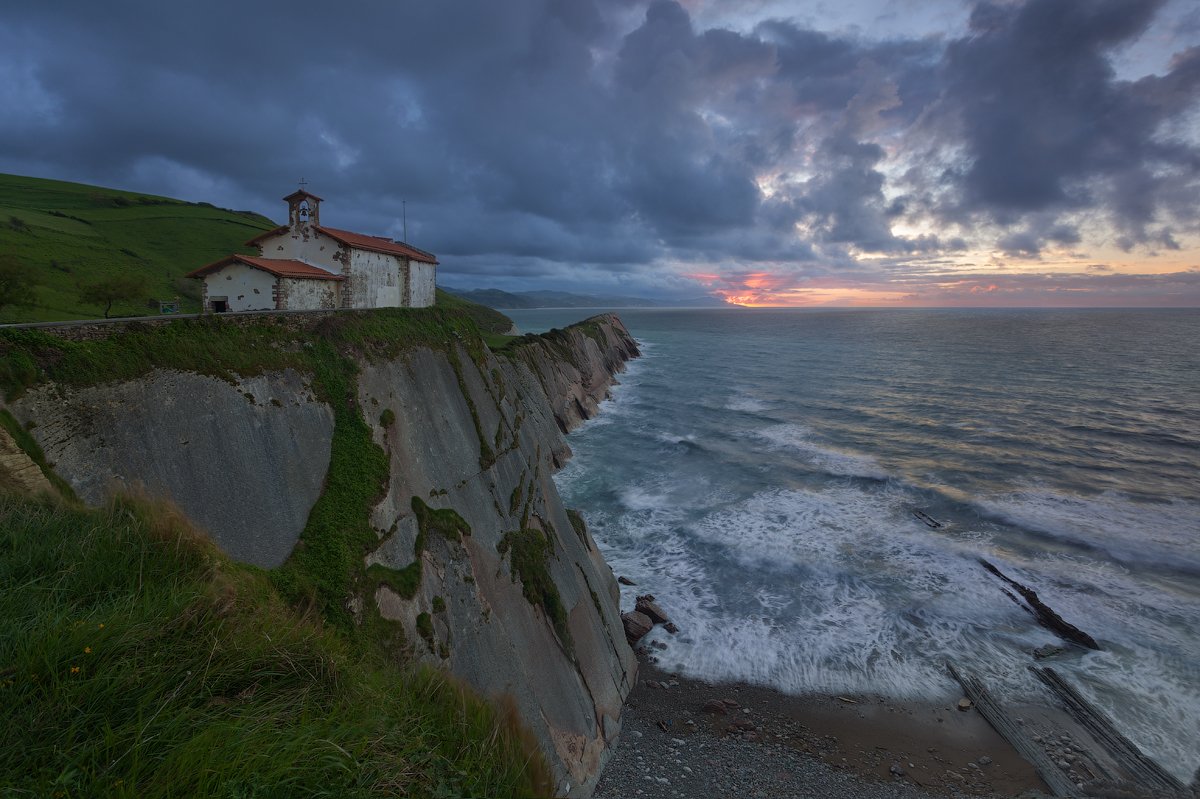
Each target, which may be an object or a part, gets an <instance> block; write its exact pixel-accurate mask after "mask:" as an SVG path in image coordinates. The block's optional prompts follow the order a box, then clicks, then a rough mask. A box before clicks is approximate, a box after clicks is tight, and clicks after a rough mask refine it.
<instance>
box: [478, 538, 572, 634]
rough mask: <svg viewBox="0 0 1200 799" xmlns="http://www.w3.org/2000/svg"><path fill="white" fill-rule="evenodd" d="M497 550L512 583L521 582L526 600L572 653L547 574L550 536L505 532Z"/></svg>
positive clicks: (554, 587)
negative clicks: (506, 562) (503, 558)
mask: <svg viewBox="0 0 1200 799" xmlns="http://www.w3.org/2000/svg"><path fill="white" fill-rule="evenodd" d="M496 549H497V551H499V552H500V554H501V555H505V554H507V555H508V560H509V565H510V566H511V567H512V574H513V580H514V581H515V580H517V579H518V578H519V579H520V580H521V593H522V594H523V595H524V596H525V600H526V601H527V602H529V604H531V605H534V606H535V607H540V608H541V609H542V612H544V613H545V614H546V618H547V619H548V620H549V621H550V624H551V626H553V627H554V632H556V633H557V634H558V640H559V641H561V642H562V645H563V648H564V649H565V650H567V652H574V650H575V642H574V640H573V639H572V638H571V629H570V627H569V626H568V625H567V611H566V608H565V607H564V606H563V601H562V595H561V594H559V592H558V586H557V585H555V583H554V578H553V577H552V576H551V575H550V558H551V557H553V556H554V542H553V541H552V540H551V538H550V536H548V535H547V534H546V533H544V532H543V531H541V530H537V529H531V528H523V529H521V530H515V531H513V532H511V533H505V534H504V537H503V538H501V539H500V543H499V544H497V545H496Z"/></svg>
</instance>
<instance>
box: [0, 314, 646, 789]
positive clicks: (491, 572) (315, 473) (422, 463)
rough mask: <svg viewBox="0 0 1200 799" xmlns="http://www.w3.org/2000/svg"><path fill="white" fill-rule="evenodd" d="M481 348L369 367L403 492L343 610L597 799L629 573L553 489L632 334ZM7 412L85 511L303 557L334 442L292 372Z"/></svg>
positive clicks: (382, 512)
mask: <svg viewBox="0 0 1200 799" xmlns="http://www.w3.org/2000/svg"><path fill="white" fill-rule="evenodd" d="M466 344H467V342H450V343H448V344H447V345H446V347H444V348H442V349H437V350H435V349H426V348H418V349H412V350H408V351H406V352H404V353H403V354H401V355H399V356H397V357H394V358H388V359H378V360H373V359H369V358H363V359H361V360H360V362H359V364H358V366H359V370H358V383H357V401H358V405H359V409H360V411H361V415H362V417H363V419H364V420H365V421H366V422H367V423H368V425H370V427H371V432H372V436H373V438H374V440H375V442H376V443H377V444H378V445H379V446H380V447H381V448H382V449H383V450H384V452H385V453H386V455H387V459H388V462H389V476H388V480H387V483H386V487H385V492H384V495H383V497H382V499H381V500H380V501H379V502H378V504H377V505H375V507H374V509H373V511H372V513H371V522H372V526H373V527H374V528H375V530H376V532H377V534H378V544H377V546H375V547H374V549H373V550H372V551H370V552H369V553H367V554H366V556H365V558H366V563H365V565H366V566H367V573H368V574H371V575H376V576H378V579H377V580H374V581H371V582H369V584H370V585H371V586H373V593H371V594H370V595H368V596H348V597H346V603H347V607H348V608H349V609H351V610H352V611H354V610H358V611H361V608H362V607H363V603H365V602H374V603H375V605H376V606H377V608H378V610H379V612H380V614H381V615H382V616H383V617H384V618H385V619H389V620H392V621H394V622H396V623H397V624H398V625H400V626H401V627H402V628H403V630H404V632H405V639H406V640H407V642H408V645H409V648H410V651H411V653H412V655H413V657H415V658H417V659H419V660H423V661H426V662H428V663H430V664H432V665H434V666H436V667H439V668H443V669H446V670H447V671H449V672H450V673H452V674H454V675H456V676H458V677H459V678H461V679H463V680H464V681H465V682H466V683H468V684H469V685H471V686H472V687H473V688H475V689H476V690H477V691H479V692H480V693H482V694H484V695H488V696H493V697H496V698H498V699H500V698H505V697H508V698H511V700H512V701H513V702H514V704H515V707H516V709H517V711H518V713H519V715H520V716H521V719H522V720H523V722H524V723H525V724H526V725H527V726H528V728H529V729H530V730H531V731H532V732H533V734H534V735H535V736H536V737H537V738H538V740H539V742H540V743H541V748H542V750H543V751H544V752H545V754H546V756H547V760H548V762H549V763H550V766H551V768H552V769H553V770H554V772H555V774H556V776H557V778H558V780H559V792H560V793H561V794H563V795H569V796H587V795H589V794H590V793H591V790H592V788H593V786H594V785H595V782H596V780H597V779H598V777H599V773H600V769H601V767H602V765H603V763H604V761H605V759H606V758H607V756H608V751H609V746H610V744H611V742H612V741H613V740H614V738H615V736H616V734H617V732H618V729H619V727H620V718H621V708H622V702H623V700H624V697H625V695H626V694H627V693H628V691H629V690H630V688H631V686H632V685H633V682H634V680H635V672H636V660H635V659H634V656H633V653H632V651H631V650H630V648H629V646H628V645H627V643H626V641H625V635H624V630H623V626H622V622H621V618H620V611H619V607H618V599H619V592H618V588H617V583H616V580H615V579H614V577H613V574H612V571H611V570H610V569H609V568H608V566H607V565H606V564H605V563H604V560H603V558H602V557H601V555H600V553H599V551H598V549H597V548H596V546H595V543H594V542H593V541H592V539H591V536H590V535H589V533H588V532H587V529H586V526H585V525H583V524H582V522H581V520H579V519H578V517H577V516H575V517H573V514H569V513H568V511H567V510H566V509H565V508H564V507H563V504H562V501H561V499H560V498H559V495H558V491H557V489H556V487H555V485H554V482H553V480H552V475H553V472H554V471H555V470H556V469H557V468H559V467H560V466H561V465H562V464H563V463H564V462H565V461H566V459H567V458H568V457H569V456H570V448H569V447H568V445H567V443H566V441H565V440H564V438H563V434H564V433H566V432H567V431H569V430H570V429H572V428H573V427H575V426H576V425H578V424H579V423H580V422H581V421H582V420H584V419H587V418H590V417H591V416H593V415H594V414H595V413H597V411H598V406H599V403H600V402H601V401H602V400H603V399H604V398H605V397H606V396H607V395H608V391H609V387H610V386H611V384H612V383H613V380H614V375H615V374H616V373H617V372H619V371H620V370H622V369H623V368H624V363H625V361H626V360H628V359H629V358H632V357H636V356H637V354H638V352H637V347H636V345H635V343H634V341H633V339H632V338H631V337H630V335H629V333H628V331H627V330H626V329H625V327H624V326H623V325H622V324H621V322H620V320H619V319H617V318H616V317H615V316H603V317H596V318H593V319H590V320H588V321H586V322H584V323H581V324H580V325H576V326H572V327H570V328H567V329H565V330H558V331H551V333H549V334H546V335H544V336H524V337H522V338H521V339H518V340H517V341H515V342H513V343H512V344H511V345H510V346H509V347H508V348H506V350H505V351H504V353H503V355H496V354H493V353H491V352H488V351H486V350H483V352H482V355H480V354H479V348H477V347H468V346H466ZM472 353H474V354H472ZM9 410H10V411H11V412H12V413H13V415H14V416H15V417H16V418H17V419H18V420H19V422H20V423H22V424H23V425H26V426H28V427H29V428H30V429H31V431H32V433H33V435H34V436H35V437H36V438H37V440H38V443H39V444H40V445H41V447H42V449H43V450H44V451H45V453H46V457H47V460H48V461H49V462H50V463H51V464H53V466H54V468H55V470H56V471H57V473H58V474H59V475H60V476H61V477H63V478H64V479H65V480H67V482H69V483H70V484H71V486H72V487H73V488H74V489H75V491H76V493H77V494H78V495H79V496H80V497H81V498H82V499H84V500H85V501H88V502H93V503H97V502H100V501H102V500H103V499H104V497H105V496H106V495H107V493H108V492H110V491H111V490H113V489H114V488H129V487H132V486H140V487H142V488H143V489H144V490H146V491H147V492H149V493H150V494H152V495H160V496H164V497H166V498H169V499H171V500H172V501H174V502H175V503H176V504H177V505H179V506H180V508H182V509H183V510H184V512H185V513H187V514H188V515H189V516H190V517H191V518H192V519H193V520H194V521H196V522H197V523H198V524H199V525H200V526H202V527H204V528H205V529H206V530H208V531H209V532H210V534H211V535H212V536H213V538H214V540H215V541H216V542H217V543H218V544H219V545H220V546H221V547H222V549H224V550H225V551H226V552H227V553H229V554H230V555H231V556H233V557H235V558H237V559H240V560H244V561H247V562H250V563H254V564H256V565H260V566H264V567H273V566H277V565H279V564H281V563H283V562H285V561H286V559H287V558H288V556H289V554H290V553H291V551H292V549H293V547H294V546H296V544H297V542H298V541H299V540H300V538H301V534H302V533H303V531H304V528H305V523H306V520H307V516H308V513H309V511H310V510H311V508H312V506H313V504H314V503H315V502H316V500H317V499H318V498H319V497H320V495H321V492H322V490H323V484H324V481H325V480H326V479H327V478H326V471H327V470H328V468H329V463H330V446H331V439H332V436H333V434H334V430H333V427H334V421H333V418H334V414H333V413H332V410H331V409H330V407H329V406H328V405H327V404H325V403H324V402H322V401H321V400H320V399H318V398H317V396H316V395H315V394H314V392H313V390H312V388H311V385H310V383H309V378H308V377H307V376H306V375H303V374H300V373H297V372H294V371H287V370H285V371H280V372H274V373H266V374H262V375H259V376H256V377H248V378H239V379H237V380H234V381H228V380H222V379H218V378H213V377H207V376H203V375H197V374H191V373H186V372H178V371H168V370H156V371H154V372H151V373H150V374H149V375H146V376H144V377H142V378H139V379H137V380H131V381H125V382H114V383H106V384H101V385H96V386H89V387H83V388H69V387H63V386H57V385H53V384H50V385H41V386H38V387H36V388H34V389H31V390H30V391H28V392H27V393H26V394H24V395H23V396H22V397H21V398H20V399H19V400H17V401H16V402H14V403H11V404H10V406H9ZM447 520H452V522H447ZM447 524H449V527H447ZM451 528H452V529H451ZM414 576H415V579H414ZM402 578H403V579H402Z"/></svg>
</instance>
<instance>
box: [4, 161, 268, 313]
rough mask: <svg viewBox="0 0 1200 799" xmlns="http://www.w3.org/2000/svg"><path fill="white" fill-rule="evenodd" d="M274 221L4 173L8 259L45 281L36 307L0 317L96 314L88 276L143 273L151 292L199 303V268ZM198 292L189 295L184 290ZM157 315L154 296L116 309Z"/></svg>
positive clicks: (191, 306)
mask: <svg viewBox="0 0 1200 799" xmlns="http://www.w3.org/2000/svg"><path fill="white" fill-rule="evenodd" d="M272 227H275V223H274V222H272V221H271V220H269V219H267V218H266V217H263V216H259V215H258V214H253V213H250V212H248V211H227V210H224V209H221V208H214V207H213V206H211V205H208V204H206V203H186V202H183V201H181V200H173V199H170V198H167V197H155V196H152V195H146V194H137V193H134V192H126V191H117V190H116V189H105V188H100V187H97V186H85V185H83V184H80V183H66V182H62V181H56V180H43V179H41V178H30V177H20V176H17V175H0V257H5V256H8V257H12V258H16V259H17V260H18V261H19V262H20V263H21V264H23V265H24V267H26V268H28V269H29V270H30V272H31V273H32V274H33V275H34V279H35V281H36V282H37V283H38V287H37V289H36V304H35V305H33V306H32V307H8V308H4V309H0V323H4V322H43V321H58V320H65V319H89V318H93V317H98V316H101V315H102V314H103V308H102V307H99V306H96V305H88V304H85V303H83V302H82V301H81V300H80V298H79V287H80V285H81V284H85V283H88V282H94V281H97V280H102V279H105V278H111V277H116V276H121V275H129V276H133V277H136V278H137V279H138V280H139V281H141V283H142V286H143V287H144V290H145V295H146V298H147V299H171V298H172V297H175V296H179V297H180V299H181V306H182V307H181V308H180V310H181V311H183V312H195V311H199V310H200V304H199V301H198V299H197V297H198V293H197V292H198V287H197V286H195V285H194V281H190V280H184V279H183V275H184V274H186V273H187V272H190V271H191V270H193V269H195V268H197V267H200V266H203V265H204V264H206V263H209V262H211V261H215V260H216V259H218V258H220V257H221V256H223V255H228V254H229V253H232V252H242V253H251V252H253V251H252V250H251V249H249V248H246V247H244V246H242V244H243V242H245V241H246V240H247V239H249V238H251V237H253V236H255V235H257V234H258V233H259V232H261V231H263V230H268V229H270V228H272ZM185 292H191V296H188V295H187V294H185ZM150 313H158V308H157V305H155V306H154V308H153V309H151V308H149V307H148V306H147V301H146V300H141V301H138V302H127V303H118V304H117V305H115V306H114V307H113V310H112V314H113V315H114V316H142V315H146V314H150Z"/></svg>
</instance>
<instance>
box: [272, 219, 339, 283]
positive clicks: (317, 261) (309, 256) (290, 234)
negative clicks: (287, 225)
mask: <svg viewBox="0 0 1200 799" xmlns="http://www.w3.org/2000/svg"><path fill="white" fill-rule="evenodd" d="M258 246H260V247H262V254H263V257H264V258H281V259H285V260H288V259H290V260H294V261H303V262H304V263H306V264H312V265H313V266H319V267H321V268H322V269H324V270H326V271H328V272H332V273H333V274H335V275H340V274H342V265H341V263H339V262H338V261H335V260H334V259H333V257H334V256H335V255H337V254H338V252H339V251H340V250H341V247H342V245H341V244H339V243H338V242H336V241H334V240H333V239H331V238H329V237H328V236H325V235H322V234H320V233H318V232H317V231H315V230H313V229H312V228H311V227H309V228H305V229H304V232H303V233H301V232H297V231H295V230H290V231H287V232H286V233H280V234H278V235H275V236H271V237H270V238H266V239H263V240H262V241H260V242H258Z"/></svg>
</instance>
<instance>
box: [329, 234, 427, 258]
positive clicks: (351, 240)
mask: <svg viewBox="0 0 1200 799" xmlns="http://www.w3.org/2000/svg"><path fill="white" fill-rule="evenodd" d="M317 230H319V231H321V232H322V233H324V234H325V235H326V236H329V237H330V238H332V239H336V240H337V241H340V242H341V243H342V244H349V245H350V246H351V247H357V248H358V249H360V250H371V251H372V252H381V253H385V254H387V255H403V256H404V257H405V258H411V259H412V260H414V261H421V262H423V263H427V264H436V263H437V262H438V259H437V256H436V255H434V254H433V253H431V252H425V251H424V250H418V249H417V248H416V247H413V246H411V245H408V244H404V243H403V242H399V241H392V240H391V239H389V238H387V237H385V236H366V235H363V234H362V233H351V232H350V231H348V230H338V229H337V228H331V227H324V226H320V227H318V228H317Z"/></svg>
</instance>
